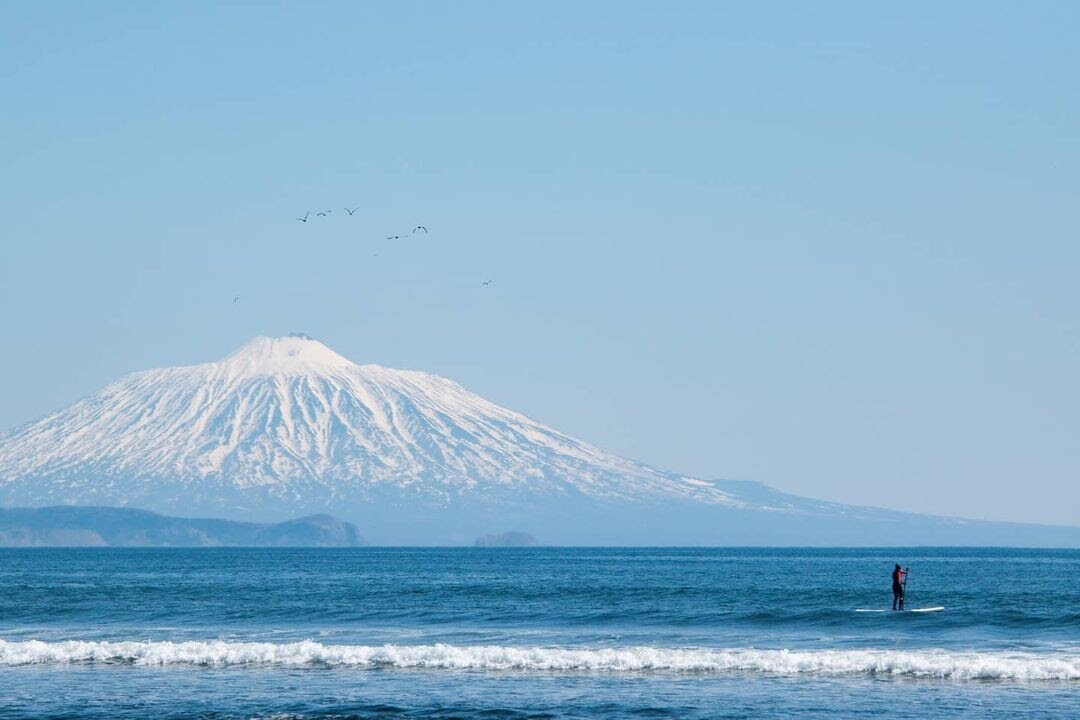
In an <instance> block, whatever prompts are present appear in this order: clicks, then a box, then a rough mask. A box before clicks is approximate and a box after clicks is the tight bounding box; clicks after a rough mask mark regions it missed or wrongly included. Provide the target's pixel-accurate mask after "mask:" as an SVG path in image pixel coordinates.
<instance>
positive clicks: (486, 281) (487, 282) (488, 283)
mask: <svg viewBox="0 0 1080 720" xmlns="http://www.w3.org/2000/svg"><path fill="white" fill-rule="evenodd" d="M480 284H481V285H490V284H491V281H490V280H485V281H484V282H482V283H480Z"/></svg>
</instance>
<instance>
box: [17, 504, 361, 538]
mask: <svg viewBox="0 0 1080 720" xmlns="http://www.w3.org/2000/svg"><path fill="white" fill-rule="evenodd" d="M362 544H364V543H363V539H362V538H361V537H360V533H359V531H358V530H357V529H356V526H355V525H353V524H352V523H348V522H343V521H341V520H338V519H337V518H334V517H331V516H329V515H311V516H308V517H302V518H297V519H296V520H288V521H286V522H280V523H249V522H233V521H230V520H216V519H208V518H178V517H168V516H166V515H158V514H157V513H153V512H149V511H147V510H131V509H128V508H112V507H73V506H70V505H62V506H53V507H43V508H9V509H4V508H0V547H61V546H63V547H71V546H79V547H94V546H96V547H140V546H142V547H215V546H249V547H355V546H357V545H362Z"/></svg>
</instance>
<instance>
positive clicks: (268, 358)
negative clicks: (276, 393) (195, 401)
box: [215, 333, 355, 375]
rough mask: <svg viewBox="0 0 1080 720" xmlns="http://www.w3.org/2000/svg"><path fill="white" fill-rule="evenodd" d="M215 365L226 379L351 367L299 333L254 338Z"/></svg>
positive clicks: (312, 339) (344, 358)
mask: <svg viewBox="0 0 1080 720" xmlns="http://www.w3.org/2000/svg"><path fill="white" fill-rule="evenodd" d="M215 365H217V366H218V367H220V368H221V369H222V370H223V371H224V372H225V373H226V374H229V375H306V374H311V373H325V372H327V371H332V370H340V369H343V368H349V367H354V366H355V364H354V363H353V362H352V361H351V360H349V359H348V358H346V357H343V356H341V355H338V354H337V353H336V352H334V351H333V350H331V349H330V348H328V347H327V346H326V345H324V344H322V343H321V342H319V341H318V340H316V339H314V338H313V337H311V336H310V335H305V334H303V333H291V334H289V335H285V336H282V337H265V336H260V337H256V338H254V339H252V340H250V341H249V342H247V343H246V344H245V345H243V346H241V347H240V348H239V349H237V350H236V351H235V352H233V353H232V354H231V355H229V356H228V357H226V358H225V359H224V360H222V361H220V362H218V363H215Z"/></svg>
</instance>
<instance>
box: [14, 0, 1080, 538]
mask: <svg viewBox="0 0 1080 720" xmlns="http://www.w3.org/2000/svg"><path fill="white" fill-rule="evenodd" d="M1078 28H1080V5H1077V4H1076V3H1067V2H1062V3H1043V2H1036V3H1025V4H1023V5H1018V4H1015V3H987V2H966V3H965V2H957V3H948V4H941V3H908V4H904V5H903V6H888V7H886V6H882V5H870V4H866V3H841V2H837V3H825V4H809V3H779V2H776V3H774V2H764V3H716V2H702V3H694V2H679V3H665V2H653V3H633V2H618V3H604V2H590V3H571V2H544V3H505V2H490V3H481V2H460V3H433V2H423V3H411V2H392V3H390V2H387V3H365V4H360V3H353V2H342V3H320V2H312V3H247V2H244V3H240V2H231V3H191V4H183V3H141V2H130V3H118V2H102V3H93V4H85V3H64V2H55V3H35V4H31V3H17V2H4V3H0V107H2V112H0V213H2V215H3V218H4V221H3V227H2V229H0V308H2V313H3V324H4V329H3V338H4V341H3V349H2V351H0V428H2V429H10V428H13V427H15V426H18V425H21V424H23V423H26V422H29V421H31V420H34V419H37V418H39V417H41V416H42V415H45V414H47V413H49V412H52V411H55V410H57V409H59V408H61V407H64V406H66V405H68V404H70V403H71V402H74V401H75V400H77V399H79V398H81V397H84V396H86V395H88V394H90V393H92V392H94V391H95V390H97V389H98V388H100V387H102V386H103V385H105V384H107V383H108V382H110V381H112V380H115V379H116V378H118V377H119V376H121V375H123V374H124V373H127V372H130V371H134V370H139V369H145V368H149V367H161V366H169V365H180V364H190V363H197V362H206V361H210V360H214V359H217V358H220V357H222V356H224V355H225V354H227V353H229V352H230V351H232V350H233V349H235V348H236V347H238V346H240V345H241V344H243V343H244V342H246V341H247V340H248V339H250V338H251V337H253V336H256V335H281V334H285V333H288V332H297V331H299V332H306V333H308V334H311V335H312V336H314V337H316V338H318V339H320V340H322V341H323V342H325V343H326V344H327V345H329V346H330V347H332V348H333V349H335V350H336V351H338V352H340V353H341V354H343V355H345V356H346V357H349V358H350V359H352V360H354V361H357V362H360V363H368V362H370V363H378V364H382V365H387V366H390V367H397V368H409V369H421V370H426V371H429V372H434V373H438V374H440V375H445V376H447V377H450V378H452V379H454V380H457V381H458V382H460V383H462V384H463V385H464V386H465V387H467V388H469V389H470V390H473V391H475V392H478V393H480V394H481V395H484V396H486V397H488V398H489V399H491V400H493V401H495V402H498V403H500V404H502V405H505V406H507V407H510V408H513V409H515V410H518V411H521V412H524V413H525V414H527V415H529V416H531V417H534V418H536V419H538V420H540V421H542V422H545V423H547V424H549V425H552V426H554V427H556V428H559V429H560V430H563V431H564V432H567V433H569V434H571V435H574V436H577V437H580V438H582V439H585V440H588V441H590V442H592V443H593V444H595V445H598V446H599V447H601V448H604V449H606V450H610V451H613V452H616V453H618V454H621V455H624V456H627V457H630V458H633V459H636V460H641V461H644V462H647V463H649V464H652V465H655V466H659V467H661V468H665V469H671V470H676V471H680V472H684V473H688V474H693V475H697V476H699V477H707V478H726V479H738V480H757V481H761V482H764V483H767V484H769V485H772V486H774V487H777V488H779V489H782V490H785V491H789V492H793V493H797V494H801V495H807V496H811V497H817V498H823V499H829V500H837V501H841V502H847V503H858V504H869V505H878V506H884V507H889V508H896V509H905V510H914V511H919V512H932V513H939V514H947V515H960V516H965V517H971V518H986V519H1003V520H1018V521H1034V522H1052V523H1066V524H1080V510H1078V508H1080V282H1078V281H1077V278H1078V277H1080V219H1078V212H1077V208H1078V207H1080V205H1078V200H1077V198H1078V192H1080V83H1078V82H1077V81H1076V78H1077V73H1078V70H1080V57H1078V55H1080V52H1078V50H1077V45H1076V42H1075V39H1076V35H1077V32H1078ZM345 207H349V208H358V210H357V211H356V214H355V215H353V216H351V217H350V216H348V215H347V214H346V213H345V212H344V208H345ZM324 210H332V211H333V212H332V213H331V214H330V215H328V216H327V217H325V218H323V217H317V216H316V212H318V211H324ZM305 213H310V214H311V218H310V219H309V221H308V222H306V223H301V222H299V221H297V220H296V218H297V217H301V216H303V215H304V214H305ZM416 225H425V226H426V227H427V228H428V230H429V233H428V234H426V235H425V234H423V233H422V232H421V233H417V234H416V235H409V232H410V231H411V230H412V228H413V227H414V226H416ZM396 234H402V235H406V236H407V237H405V238H403V239H400V240H386V239H385V238H386V236H388V235H396ZM488 280H490V281H491V283H490V284H489V285H483V284H482V283H484V282H485V281H488ZM237 296H239V300H237V301H235V302H234V298H235V297H237ZM914 540H915V539H913V541H914Z"/></svg>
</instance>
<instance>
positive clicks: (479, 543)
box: [473, 531, 540, 548]
mask: <svg viewBox="0 0 1080 720" xmlns="http://www.w3.org/2000/svg"><path fill="white" fill-rule="evenodd" d="M539 544H540V543H539V542H537V540H536V538H535V537H533V536H532V535H530V534H529V533H526V532H516V531H511V532H504V533H498V534H491V535H482V536H480V537H478V538H476V542H474V543H473V546H474V547H487V548H491V547H535V546H536V545H539Z"/></svg>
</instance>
